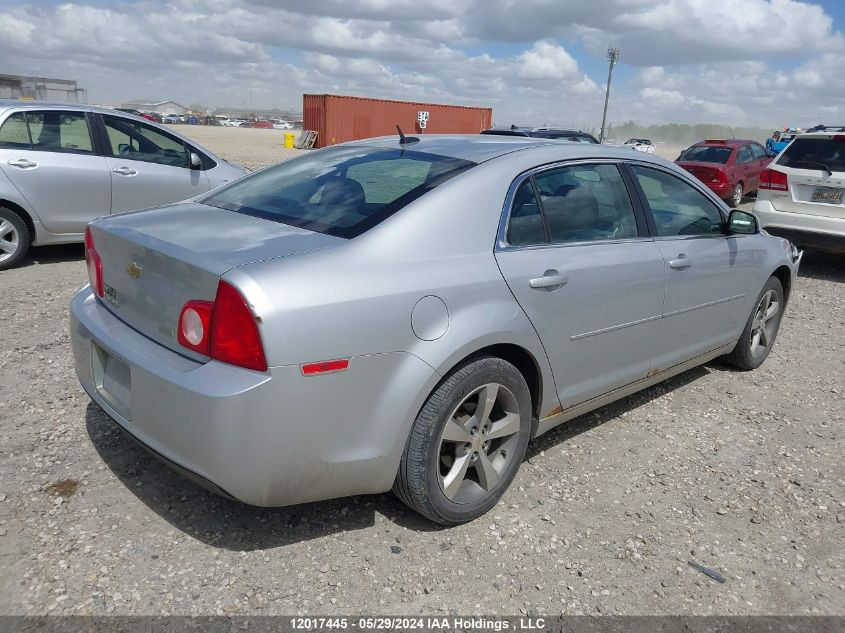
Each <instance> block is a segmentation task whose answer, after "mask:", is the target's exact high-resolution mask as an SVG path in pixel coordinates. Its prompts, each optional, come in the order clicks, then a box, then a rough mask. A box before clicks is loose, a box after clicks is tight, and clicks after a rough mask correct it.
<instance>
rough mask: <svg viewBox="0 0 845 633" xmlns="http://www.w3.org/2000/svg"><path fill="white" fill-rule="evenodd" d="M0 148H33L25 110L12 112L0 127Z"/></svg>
mask: <svg viewBox="0 0 845 633" xmlns="http://www.w3.org/2000/svg"><path fill="white" fill-rule="evenodd" d="M0 148H2V149H31V148H32V142H31V141H30V139H29V130H28V129H27V127H26V115H25V114H24V113H23V112H15V113H14V114H10V115H9V118H7V119H6V120H5V121H4V122H3V126H2V127H0Z"/></svg>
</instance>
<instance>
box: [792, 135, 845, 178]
mask: <svg viewBox="0 0 845 633" xmlns="http://www.w3.org/2000/svg"><path fill="white" fill-rule="evenodd" d="M777 164H778V165H783V166H784V167H794V168H795V169H820V170H823V171H824V170H830V171H837V172H843V171H845V140H843V141H837V140H834V139H833V138H824V137H821V138H819V137H816V138H813V137H804V138H801V137H799V138H797V139H795V140H794V141H793V142H792V145H790V146H789V147H787V148H786V149H785V150H784V151H783V153H782V154H781V155H780V156H779V157H778V159H777Z"/></svg>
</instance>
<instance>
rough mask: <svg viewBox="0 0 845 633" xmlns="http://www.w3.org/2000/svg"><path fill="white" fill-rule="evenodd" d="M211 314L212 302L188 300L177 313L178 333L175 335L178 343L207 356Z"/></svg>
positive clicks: (212, 310)
mask: <svg viewBox="0 0 845 633" xmlns="http://www.w3.org/2000/svg"><path fill="white" fill-rule="evenodd" d="M213 314H214V303H213V302H211V301H188V303H186V304H185V305H184V306H183V307H182V312H181V314H180V315H179V333H178V334H177V336H176V339H177V340H178V341H179V344H180V345H182V346H184V347H187V348H188V349H191V350H194V351H195V352H199V353H200V354H205V355H206V356H208V355H209V353H208V351H209V347H210V345H209V341H210V340H211V317H212V315H213Z"/></svg>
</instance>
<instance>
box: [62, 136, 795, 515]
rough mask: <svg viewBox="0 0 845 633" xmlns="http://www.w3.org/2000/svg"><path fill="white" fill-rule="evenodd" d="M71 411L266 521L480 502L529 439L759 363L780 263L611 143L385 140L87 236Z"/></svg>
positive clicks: (479, 507)
mask: <svg viewBox="0 0 845 633" xmlns="http://www.w3.org/2000/svg"><path fill="white" fill-rule="evenodd" d="M86 257H87V262H88V271H89V275H90V281H91V283H90V287H85V288H83V289H82V290H80V291H79V293H78V294H77V295H76V296H75V297H74V298H73V300H72V303H71V334H72V342H73V353H74V358H75V365H76V372H77V375H78V376H79V380H80V382H81V384H82V386H83V387H84V388H85V390H86V391H87V392H88V394H89V395H90V396H91V398H92V399H93V400H94V401H95V402H96V403H97V404H99V405H100V407H102V408H103V409H104V410H105V411H106V412H107V413H108V415H110V416H111V417H112V418H113V419H114V420H115V421H117V423H118V424H119V425H120V426H121V427H123V429H125V430H126V431H128V432H129V433H130V434H131V435H132V436H134V437H135V438H136V439H137V440H139V441H140V442H141V443H142V444H144V445H146V446H147V447H149V448H150V449H151V450H152V451H153V452H154V453H156V454H157V455H158V456H160V457H161V458H162V459H163V460H165V461H166V462H169V463H170V464H171V465H173V466H174V467H175V468H177V469H178V470H179V471H181V472H182V473H184V474H186V475H187V476H189V477H191V478H193V479H195V480H196V481H198V482H200V483H201V484H202V485H205V486H207V487H209V488H211V489H213V490H215V491H217V492H219V493H221V494H224V495H227V496H229V497H233V498H235V499H239V500H241V501H243V502H245V503H249V504H255V505H261V506H275V505H286V504H293V503H299V502H305V501H313V500H318V499H326V498H330V497H339V496H344V495H352V494H361V493H378V492H383V491H386V490H389V489H391V488H393V490H394V491H395V492H396V493H397V494H398V496H399V497H400V498H401V499H402V500H403V501H404V502H405V503H406V504H408V505H409V506H410V507H412V508H414V509H416V510H418V511H419V512H421V513H422V514H423V515H425V516H427V517H429V518H430V519H432V520H434V521H437V522H441V523H446V524H449V523H458V522H461V521H467V520H470V519H473V518H475V517H478V516H479V515H481V514H482V513H484V512H486V511H487V510H489V509H490V508H491V507H493V505H494V504H495V503H496V502H497V501H498V499H499V498H500V497H501V495H502V494H503V492H504V491H505V489H506V488H507V487H508V485H509V484H510V483H511V481H512V480H513V478H514V475H515V473H516V471H517V469H518V468H519V465H520V463H521V462H522V460H523V458H524V456H525V452H526V447H527V446H528V442H529V439H530V438H532V437H535V436H537V435H539V434H541V433H544V432H546V431H548V430H549V429H551V428H553V427H555V426H557V425H558V424H560V423H562V422H565V421H567V420H570V419H572V418H574V417H576V416H578V415H580V414H583V413H585V412H587V411H590V410H592V409H595V408H596V407H599V406H602V405H604V404H606V403H608V402H611V401H613V400H616V399H618V398H621V397H623V396H625V395H627V394H630V393H632V392H634V391H637V390H639V389H642V388H644V387H647V386H649V385H652V384H654V383H657V382H659V381H661V380H664V379H666V378H668V377H670V376H672V375H675V374H678V373H680V372H682V371H684V370H686V369H689V368H692V367H694V366H696V365H699V364H701V363H705V362H707V361H709V360H711V359H713V358H716V357H719V356H724V357H725V358H726V359H727V360H728V361H729V362H731V363H733V364H734V365H736V366H737V367H740V368H742V369H753V368H755V367H757V366H758V365H760V364H761V363H762V362H763V360H764V359H765V358H766V356H767V355H768V353H769V351H770V350H771V348H772V345H773V344H774V342H775V336H776V335H777V331H778V326H779V324H780V321H781V318H782V316H783V312H784V308H785V306H786V302H787V300H788V298H789V292H790V289H791V287H792V285H793V281H794V278H795V274H796V272H797V269H798V265H799V262H800V254H799V253H798V252H797V251H796V250H794V248H793V247H792V245H791V244H790V243H789V242H787V241H786V240H783V239H780V238H774V237H770V236H769V235H766V234H765V233H763V232H760V231H759V230H758V228H757V223H756V220H755V218H754V216H752V215H750V214H748V213H744V212H742V211H733V212H731V213H730V215H729V212H728V209H727V208H726V207H724V205H723V203H722V202H721V201H720V200H719V199H718V198H717V197H715V196H714V195H713V194H712V193H711V192H710V191H709V190H708V189H707V188H706V187H704V186H703V185H702V184H701V183H699V182H698V181H697V180H695V179H694V178H693V177H692V176H690V175H689V174H688V173H687V172H685V171H683V170H681V169H680V168H678V167H676V166H675V165H673V164H672V163H669V162H667V161H665V160H663V159H660V158H656V157H653V156H651V155H647V154H643V153H640V152H636V153H634V152H631V151H630V150H628V149H623V148H611V147H603V146H598V145H587V144H579V143H557V142H554V141H545V140H537V139H530V138H518V137H516V138H509V137H493V136H481V135H478V136H469V135H468V136H435V135H425V136H424V137H423V138H422V139H420V140H416V139H410V138H404V137H403V140H402V141H400V140H399V139H396V138H380V139H370V140H366V141H360V142H355V143H348V144H344V145H338V146H334V147H331V148H327V149H323V150H319V151H316V152H313V153H309V154H308V155H306V156H303V157H301V158H296V159H293V160H290V161H288V162H284V163H281V164H279V165H276V166H273V167H270V168H267V169H265V170H263V171H261V172H258V173H256V174H253V175H251V176H248V177H245V178H243V179H241V180H239V181H238V182H236V183H232V184H230V185H227V186H225V187H222V188H220V189H218V190H217V191H214V192H211V193H210V194H208V195H206V196H203V197H200V198H198V199H197V200H195V201H193V202H190V203H183V204H177V205H172V206H168V207H164V208H160V209H153V210H150V211H143V212H139V213H133V214H128V215H124V216H121V217H111V218H101V219H99V220H97V221H96V222H94V223H93V224H91V225H90V226H89V232H88V234H87V252H86Z"/></svg>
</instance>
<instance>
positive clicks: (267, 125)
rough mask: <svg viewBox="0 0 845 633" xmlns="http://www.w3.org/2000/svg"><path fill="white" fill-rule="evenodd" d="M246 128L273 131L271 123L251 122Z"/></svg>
mask: <svg viewBox="0 0 845 633" xmlns="http://www.w3.org/2000/svg"><path fill="white" fill-rule="evenodd" d="M246 127H258V128H262V129H265V130H272V129H273V122H272V121H252V122H251V123H250V124H249V125H247V126H246Z"/></svg>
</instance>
